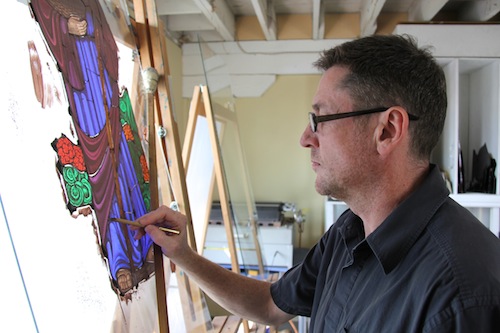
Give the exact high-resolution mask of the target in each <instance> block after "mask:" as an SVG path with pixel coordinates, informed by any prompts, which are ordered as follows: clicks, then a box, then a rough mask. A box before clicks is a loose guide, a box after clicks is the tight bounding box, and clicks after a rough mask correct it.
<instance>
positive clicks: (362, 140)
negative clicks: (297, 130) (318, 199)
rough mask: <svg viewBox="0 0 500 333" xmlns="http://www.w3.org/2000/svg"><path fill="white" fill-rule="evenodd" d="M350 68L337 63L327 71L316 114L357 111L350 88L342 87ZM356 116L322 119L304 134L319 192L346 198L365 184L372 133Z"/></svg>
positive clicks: (316, 103)
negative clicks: (313, 130) (314, 127)
mask: <svg viewBox="0 0 500 333" xmlns="http://www.w3.org/2000/svg"><path fill="white" fill-rule="evenodd" d="M348 72H349V71H348V70H347V69H345V68H343V67H338V66H334V67H332V68H330V69H328V70H327V71H326V72H325V73H324V74H323V76H322V78H321V80H320V82H319V85H318V88H317V91H316V95H315V96H314V99H313V112H314V113H315V114H316V115H327V114H335V113H344V112H350V111H356V110H355V109H354V107H353V104H352V101H351V98H350V96H349V94H348V92H347V91H346V90H345V89H342V88H341V87H340V82H341V81H342V79H343V78H344V77H345V76H346V75H347V74H348ZM355 118H356V117H353V118H344V119H337V120H332V121H327V122H322V123H319V124H318V126H317V130H316V132H314V133H313V132H312V130H311V128H310V126H307V127H306V129H305V131H304V133H303V134H302V137H301V140H300V144H301V145H302V146H303V147H306V148H310V149H311V164H312V168H313V170H314V171H315V172H316V184H315V185H316V190H317V191H318V193H319V194H322V195H329V196H332V197H335V198H337V199H340V200H346V199H348V198H349V197H350V194H351V193H355V192H356V191H357V190H359V186H357V185H360V184H363V183H362V182H363V177H364V174H366V172H365V171H366V170H367V166H368V165H369V161H370V154H369V141H370V134H369V133H368V132H363V129H362V127H363V126H361V125H359V124H357V123H356V120H355ZM367 128H368V127H367Z"/></svg>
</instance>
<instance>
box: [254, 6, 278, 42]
mask: <svg viewBox="0 0 500 333" xmlns="http://www.w3.org/2000/svg"><path fill="white" fill-rule="evenodd" d="M252 6H253V9H254V11H255V14H256V15H257V19H258V20H259V23H260V27H261V28H262V32H263V33H264V36H265V37H266V39H267V40H276V12H275V10H274V4H273V1H272V0H252Z"/></svg>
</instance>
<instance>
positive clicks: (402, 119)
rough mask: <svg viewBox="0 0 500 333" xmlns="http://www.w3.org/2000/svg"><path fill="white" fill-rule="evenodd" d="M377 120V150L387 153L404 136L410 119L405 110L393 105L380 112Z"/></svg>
mask: <svg viewBox="0 0 500 333" xmlns="http://www.w3.org/2000/svg"><path fill="white" fill-rule="evenodd" d="M378 120H379V123H378V124H377V127H376V129H375V141H376V144H377V151H378V153H379V154H381V155H387V154H390V153H391V152H392V151H393V150H394V149H396V148H397V147H399V145H400V144H401V143H402V140H403V139H405V138H406V136H407V134H408V126H409V122H410V120H409V117H408V113H407V112H406V110H405V109H403V108H402V107H400V106H393V107H391V108H390V109H389V110H387V111H386V112H383V113H381V114H380V116H379V117H378Z"/></svg>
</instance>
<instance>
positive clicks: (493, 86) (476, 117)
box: [325, 58, 500, 236]
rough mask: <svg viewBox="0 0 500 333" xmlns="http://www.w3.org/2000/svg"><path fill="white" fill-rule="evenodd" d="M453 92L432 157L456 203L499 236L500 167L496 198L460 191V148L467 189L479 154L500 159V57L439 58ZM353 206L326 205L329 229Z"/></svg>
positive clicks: (341, 204)
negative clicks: (484, 150) (484, 149)
mask: <svg viewBox="0 0 500 333" xmlns="http://www.w3.org/2000/svg"><path fill="white" fill-rule="evenodd" d="M437 59H438V62H439V64H440V65H441V66H442V68H443V70H444V72H445V76H446V81H447V94H448V110H447V115H446V121H445V125H444V129H443V134H442V136H441V139H440V141H439V143H438V145H437V147H436V149H435V150H434V152H433V154H432V158H431V160H432V162H433V163H436V164H437V165H439V167H440V168H441V169H442V171H443V172H444V173H445V174H446V176H447V177H448V178H449V180H450V183H451V195H450V197H451V198H453V199H454V200H455V201H457V202H458V203H460V204H461V205H462V206H464V207H466V208H467V209H469V210H470V211H471V212H472V213H473V214H474V215H475V216H476V217H477V218H478V219H479V220H481V222H482V223H483V224H484V225H486V226H487V227H488V228H489V229H490V230H491V231H492V232H493V233H494V234H495V235H497V236H499V233H500V195H499V194H500V182H499V181H498V175H499V172H498V169H499V168H498V166H497V168H496V170H495V176H496V179H497V184H496V190H495V193H494V194H485V193H472V192H471V193H458V192H459V191H458V185H457V184H458V161H459V147H461V149H462V155H463V166H464V178H465V185H466V187H467V185H468V184H469V183H470V181H471V175H472V158H473V151H474V150H475V151H476V152H477V151H479V149H480V148H481V146H482V145H483V144H486V146H487V148H488V152H489V153H490V154H491V156H492V157H493V158H494V159H495V160H496V161H497V163H498V161H499V157H500V142H499V141H500V59H499V58H437ZM346 208H347V206H346V205H345V203H343V202H341V201H335V200H333V201H332V200H327V201H326V202H325V230H326V229H327V227H329V226H330V225H331V224H332V223H333V222H334V221H335V220H336V219H337V218H338V217H339V216H340V214H341V213H342V212H343V211H344V210H345V209H346Z"/></svg>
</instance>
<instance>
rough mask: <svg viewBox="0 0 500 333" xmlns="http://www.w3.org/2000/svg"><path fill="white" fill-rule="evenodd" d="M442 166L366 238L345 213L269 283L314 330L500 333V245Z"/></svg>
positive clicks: (275, 295)
mask: <svg viewBox="0 0 500 333" xmlns="http://www.w3.org/2000/svg"><path fill="white" fill-rule="evenodd" d="M448 194H449V193H448V190H447V188H446V186H445V184H444V182H443V180H442V177H441V174H440V172H439V170H438V168H437V167H435V166H434V165H433V166H431V171H430V173H429V176H428V177H427V179H426V180H425V181H424V183H423V184H422V185H421V186H420V187H419V188H418V189H417V190H416V191H415V192H414V193H413V194H411V196H410V197H408V198H407V199H406V200H405V201H404V202H403V203H401V204H400V205H399V206H398V207H397V208H396V209H395V210H394V211H393V212H392V213H391V214H390V215H389V216H388V217H387V219H386V220H385V221H384V222H383V223H382V224H381V225H380V226H379V227H378V228H377V229H376V230H375V231H374V232H372V233H371V234H370V235H369V236H368V237H366V238H365V237H364V230H363V223H362V221H361V219H360V218H359V217H358V216H356V215H355V214H354V213H352V212H351V211H350V210H348V211H346V212H345V213H344V214H342V216H341V217H340V218H339V219H338V220H337V222H336V223H335V224H334V225H333V226H332V227H331V228H330V229H329V230H328V231H327V232H326V233H325V235H324V236H323V237H322V238H321V240H320V241H319V242H318V243H317V244H316V245H315V246H314V247H313V248H312V249H311V251H310V252H309V253H308V255H307V256H306V258H305V259H304V261H303V262H302V263H301V264H299V265H297V266H295V267H293V268H291V269H290V270H289V271H288V272H287V273H285V274H284V275H283V277H282V278H281V279H280V280H278V281H277V282H276V283H274V284H273V285H272V286H271V294H272V297H273V299H274V302H275V303H276V305H277V306H278V307H280V308H281V309H282V310H283V311H285V312H287V313H290V314H295V315H302V316H310V317H311V324H310V332H329V333H330V332H363V333H369V332H377V333H380V332H404V333H410V332H500V240H499V239H498V238H497V237H496V236H495V235H493V233H492V232H491V231H490V230H488V229H487V228H486V227H484V226H483V225H482V224H481V222H480V221H478V220H477V219H476V218H475V217H474V216H473V215H472V214H471V213H470V212H469V211H468V210H467V209H465V208H463V207H462V206H460V205H459V204H457V203H456V202H455V201H453V200H452V199H451V198H449V197H448Z"/></svg>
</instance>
